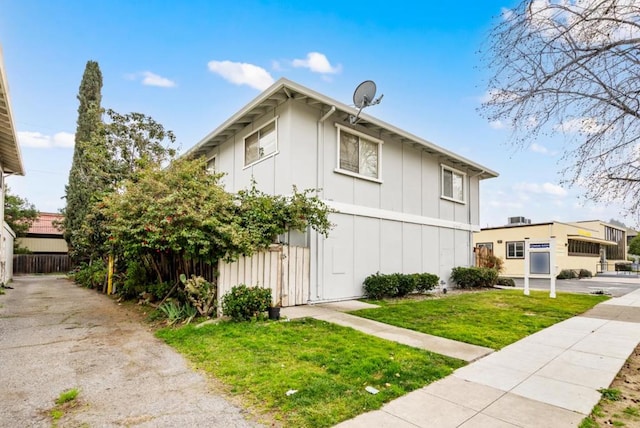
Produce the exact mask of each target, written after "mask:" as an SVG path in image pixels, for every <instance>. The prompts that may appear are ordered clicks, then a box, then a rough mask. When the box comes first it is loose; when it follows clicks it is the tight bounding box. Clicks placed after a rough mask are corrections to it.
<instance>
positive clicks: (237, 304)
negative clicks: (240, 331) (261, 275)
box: [222, 284, 271, 321]
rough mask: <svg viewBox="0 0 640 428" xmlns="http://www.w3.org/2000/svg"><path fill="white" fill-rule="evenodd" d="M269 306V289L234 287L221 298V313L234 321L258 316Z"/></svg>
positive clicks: (242, 285) (243, 285)
mask: <svg viewBox="0 0 640 428" xmlns="http://www.w3.org/2000/svg"><path fill="white" fill-rule="evenodd" d="M270 305H271V289H270V288H261V287H247V286H246V285H245V284H240V285H236V286H235V287H233V288H232V289H231V291H229V292H228V293H227V294H225V295H224V296H223V297H222V313H223V314H224V315H227V316H230V317H231V318H232V319H233V320H234V321H246V320H250V319H251V318H253V317H257V316H259V315H260V314H261V313H262V312H265V311H266V310H267V309H268V308H269V306H270Z"/></svg>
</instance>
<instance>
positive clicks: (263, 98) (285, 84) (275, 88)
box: [185, 78, 499, 179]
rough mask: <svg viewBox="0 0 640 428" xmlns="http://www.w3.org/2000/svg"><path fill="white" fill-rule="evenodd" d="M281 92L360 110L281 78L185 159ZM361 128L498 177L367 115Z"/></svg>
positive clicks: (351, 111)
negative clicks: (371, 128)
mask: <svg viewBox="0 0 640 428" xmlns="http://www.w3.org/2000/svg"><path fill="white" fill-rule="evenodd" d="M280 91H283V92H285V94H287V97H289V93H288V92H295V93H300V94H302V95H304V96H305V97H307V98H312V99H315V100H316V101H318V102H320V103H322V104H324V105H325V106H327V107H332V106H335V107H336V110H339V111H341V112H343V113H346V114H356V113H357V109H356V108H354V107H350V106H348V105H346V104H343V103H341V102H339V101H336V100H334V99H331V98H329V97H327V96H326V95H323V94H320V93H318V92H316V91H314V90H312V89H309V88H307V87H304V86H302V85H300V84H298V83H295V82H292V81H290V80H288V79H286V78H281V79H279V80H278V81H276V82H275V83H274V84H273V85H271V86H270V87H269V88H267V89H266V90H265V91H264V92H262V93H261V94H260V95H258V96H257V97H256V98H254V99H253V100H252V101H251V102H249V103H248V104H247V105H246V106H245V107H243V108H242V109H241V110H240V111H238V112H237V113H236V114H234V115H233V116H231V117H230V118H229V119H227V120H226V121H225V122H223V123H222V124H221V125H220V126H218V127H217V128H216V129H214V130H213V131H212V132H210V133H209V134H208V135H207V136H205V137H204V138H203V139H202V140H200V141H199V142H198V143H197V144H196V145H195V146H193V147H192V148H191V149H189V150H188V151H187V152H186V153H185V156H191V155H196V156H197V155H204V154H205V152H206V151H207V150H206V146H207V144H208V143H209V142H211V141H212V140H214V139H216V138H217V137H218V136H220V135H222V134H223V133H224V132H225V131H226V130H227V129H229V128H230V127H233V126H234V125H236V124H237V122H238V121H240V120H241V119H243V118H244V117H245V116H247V115H250V114H251V113H252V112H253V111H254V110H255V109H257V108H261V106H262V105H263V103H266V102H267V101H268V100H270V99H271V98H273V97H275V96H276V94H277V93H278V92H280ZM293 98H295V97H293ZM358 124H359V125H362V126H364V125H365V124H370V125H373V126H376V127H379V128H381V129H383V130H385V131H386V132H387V133H390V134H395V135H396V136H397V137H398V138H399V139H400V140H401V141H403V142H408V143H412V144H413V145H414V146H420V147H422V148H423V149H424V150H425V151H427V152H430V153H434V154H438V155H440V156H443V157H444V158H445V159H444V160H449V161H451V162H453V163H456V164H462V165H463V166H466V167H468V168H470V169H472V170H475V171H476V172H477V176H478V177H479V178H480V179H487V178H495V177H498V176H499V174H498V173H497V172H495V171H493V170H492V169H490V168H487V167H485V166H483V165H480V164H478V163H476V162H473V161H471V160H469V159H467V158H465V157H463V156H459V155H457V154H455V153H453V152H451V151H449V150H447V149H444V148H442V147H440V146H438V145H436V144H433V143H431V142H430V141H427V140H425V139H423V138H420V137H418V136H416V135H413V134H411V133H409V132H407V131H404V130H402V129H400V128H397V127H395V126H393V125H391V124H389V123H386V122H384V121H382V120H380V119H377V118H375V117H372V116H369V115H368V114H365V113H362V114H360V116H359V121H358ZM365 127H366V126H365ZM211 147H215V144H213V145H211Z"/></svg>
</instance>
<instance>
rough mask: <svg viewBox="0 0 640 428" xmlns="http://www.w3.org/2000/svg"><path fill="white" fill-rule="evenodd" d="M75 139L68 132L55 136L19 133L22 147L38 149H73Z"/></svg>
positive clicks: (28, 132) (27, 132) (38, 133)
mask: <svg viewBox="0 0 640 428" xmlns="http://www.w3.org/2000/svg"><path fill="white" fill-rule="evenodd" d="M74 141H75V137H74V135H73V134H70V133H68V132H58V133H56V134H54V135H45V134H41V133H40V132H31V131H19V132H18V142H19V143H20V145H21V146H22V147H32V148H36V149H50V148H53V147H62V148H69V147H73V145H74Z"/></svg>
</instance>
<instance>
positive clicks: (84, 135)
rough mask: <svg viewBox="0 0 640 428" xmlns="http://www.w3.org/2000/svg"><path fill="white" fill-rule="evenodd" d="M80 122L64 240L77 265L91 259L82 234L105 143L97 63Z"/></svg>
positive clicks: (91, 64) (88, 77)
mask: <svg viewBox="0 0 640 428" xmlns="http://www.w3.org/2000/svg"><path fill="white" fill-rule="evenodd" d="M78 101H79V102H80V105H79V106H78V121H77V127H76V135H75V148H74V152H73V163H72V164H71V170H70V171H69V184H67V186H66V187H65V193H66V196H65V197H66V201H67V204H66V206H65V208H64V210H63V214H64V238H65V240H66V241H67V243H68V244H69V247H70V249H71V255H72V257H73V258H74V260H75V261H76V262H78V261H81V260H83V259H87V258H88V257H87V256H88V255H87V253H86V249H83V245H82V242H83V241H82V236H81V234H80V230H81V227H82V224H83V222H84V220H85V218H86V216H87V214H88V213H89V211H90V206H91V202H92V197H93V195H94V194H95V192H96V191H98V190H99V189H97V188H96V184H97V183H96V180H95V178H96V177H95V175H96V174H95V173H96V167H97V165H95V162H96V161H98V158H99V157H98V156H96V150H98V151H100V149H101V147H100V146H102V147H104V143H103V142H102V141H101V140H102V135H101V134H102V107H101V105H100V104H101V101H102V73H101V72H100V67H99V65H98V63H97V62H96V61H87V65H86V67H85V70H84V74H83V75H82V82H81V83H80V90H79V93H78Z"/></svg>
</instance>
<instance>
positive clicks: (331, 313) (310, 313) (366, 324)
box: [281, 300, 493, 362]
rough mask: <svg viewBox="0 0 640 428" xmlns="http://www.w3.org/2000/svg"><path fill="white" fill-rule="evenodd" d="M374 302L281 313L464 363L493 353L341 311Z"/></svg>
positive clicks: (325, 304)
mask: <svg viewBox="0 0 640 428" xmlns="http://www.w3.org/2000/svg"><path fill="white" fill-rule="evenodd" d="M376 307H377V306H376V305H371V304H369V303H364V302H359V301H357V300H349V301H346V302H336V303H323V304H318V305H305V306H293V307H289V308H282V310H281V314H282V315H284V316H286V317H287V318H289V319H295V318H316V319H319V320H323V321H327V322H330V323H333V324H338V325H341V326H345V327H351V328H353V329H354V330H358V331H361V332H363V333H366V334H370V335H372V336H376V337H380V338H382V339H387V340H391V341H393V342H398V343H402V344H404V345H409V346H413V347H414V348H420V349H424V350H427V351H432V352H437V353H438V354H442V355H446V356H448V357H453V358H458V359H461V360H464V361H466V362H471V361H475V360H477V359H478V358H482V357H484V356H485V355H489V354H490V353H492V352H493V349H491V348H485V347H483V346H477V345H471V344H469V343H463V342H458V341H455V340H451V339H445V338H444V337H438V336H432V335H430V334H425V333H420V332H417V331H414V330H408V329H406V328H401V327H395V326H392V325H389V324H384V323H381V322H378V321H373V320H369V319H366V318H360V317H357V316H355V315H349V314H345V313H344V311H355V310H358V309H366V308H376Z"/></svg>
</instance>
